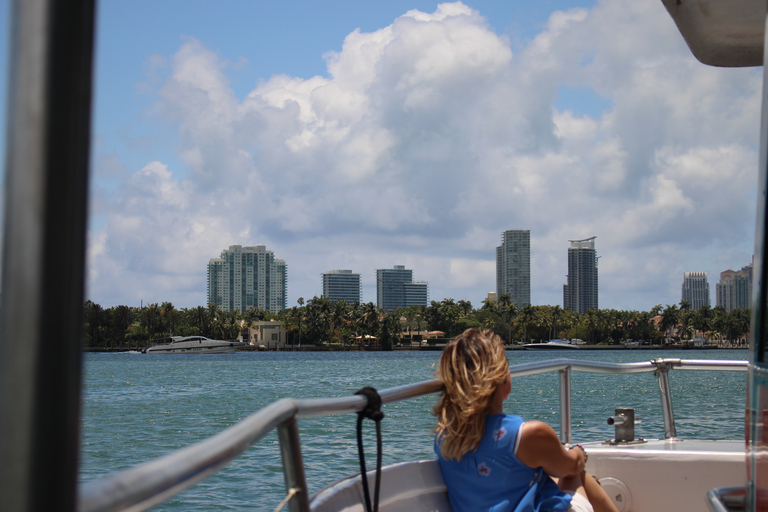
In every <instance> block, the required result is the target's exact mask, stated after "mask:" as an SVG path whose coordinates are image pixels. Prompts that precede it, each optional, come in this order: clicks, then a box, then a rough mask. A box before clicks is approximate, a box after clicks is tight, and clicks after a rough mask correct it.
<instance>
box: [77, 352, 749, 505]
mask: <svg viewBox="0 0 768 512" xmlns="http://www.w3.org/2000/svg"><path fill="white" fill-rule="evenodd" d="M507 354H508V356H509V358H510V363H511V364H513V365H514V364H519V363H525V362H531V361H539V360H543V359H548V358H571V359H581V360H590V361H605V362H614V363H624V362H637V361H648V360H650V359H653V358H655V357H665V358H671V357H679V358H682V359H746V358H747V357H748V354H747V351H746V350H700V351H699V350H685V351H669V350H665V351H659V352H653V353H652V352H650V351H620V350H617V351H581V352H578V353H573V352H557V353H556V354H553V353H543V352H534V351H510V352H507ZM439 356H440V353H439V352H406V351H403V352H242V353H235V354H207V355H182V354H179V355H171V354H168V355H157V356H148V355H144V354H138V353H113V354H100V353H93V354H86V356H85V374H84V396H83V403H84V413H83V423H82V458H81V481H89V480H93V479H96V478H99V477H101V476H105V475H107V474H110V473H113V472H116V471H119V470H122V469H126V468H129V467H131V466H134V465H136V464H139V463H141V462H145V461H147V460H150V459H152V458H155V457H159V456H161V455H164V454H167V453H169V452H171V451H173V450H175V449H178V448H182V447H184V446H188V445H189V444H192V443H194V442H196V441H200V440H202V439H205V438H206V437H209V436H211V435H212V434H215V433H217V432H219V431H221V430H223V429H225V428H227V427H229V426H231V425H233V424H235V423H236V422H237V421H239V420H241V419H243V418H245V417H247V416H248V415H250V414H251V413H253V412H255V411H256V410H258V409H259V408H261V407H263V406H265V405H267V404H269V403H271V402H273V401H275V400H278V399H281V398H313V397H336V396H346V395H350V394H353V393H354V392H355V391H357V390H358V389H360V388H362V387H364V386H373V387H375V388H377V389H386V388H390V387H394V386H400V385H404V384H410V383H414V382H420V381H424V380H429V379H431V378H432V374H433V372H434V369H435V363H436V361H437V359H438V358H439ZM746 376H747V374H746V372H710V371H705V372H699V371H695V372H694V371H681V370H673V371H672V372H671V373H670V382H671V387H672V400H673V405H674V414H675V422H676V426H677V434H678V437H681V438H699V439H743V437H744V404H745V393H746ZM571 382H572V384H571V387H572V389H571V398H572V426H573V427H572V428H573V432H574V441H576V442H578V441H594V440H603V439H607V438H611V437H613V427H610V426H608V425H607V423H606V419H607V418H608V417H609V416H611V415H613V412H614V409H615V408H616V407H634V408H635V415H636V416H639V417H641V418H642V423H640V424H638V425H637V426H636V427H635V434H636V436H637V437H645V438H654V437H656V438H658V437H663V435H664V427H663V423H662V417H661V407H660V400H659V391H658V385H657V383H656V378H655V377H654V376H653V374H652V373H648V374H635V375H602V374H592V373H580V372H573V373H572V381H571ZM435 401H436V396H435V395H432V396H425V397H420V398H418V399H414V400H409V401H406V402H398V403H395V404H389V405H386V406H384V409H383V410H384V414H385V418H384V420H383V422H382V434H383V442H384V457H383V464H385V465H387V464H393V463H396V462H404V461H409V460H418V459H429V458H433V457H434V455H433V452H432V437H433V434H432V433H431V430H432V428H434V418H433V417H432V416H431V414H430V411H431V408H432V406H433V405H434V403H435ZM505 407H506V412H508V413H514V414H519V415H521V416H523V417H525V418H526V419H539V420H543V421H547V422H548V423H550V424H551V425H552V426H553V427H554V428H555V429H556V430H558V429H559V388H558V377H557V372H554V373H549V374H543V375H535V376H528V377H520V378H516V379H514V380H513V381H512V393H511V395H510V397H509V399H508V400H507V402H506V404H505ZM355 422H356V415H355V414H345V415H340V416H330V417H325V418H311V419H304V420H300V422H299V429H300V436H301V440H302V453H303V456H304V461H305V464H306V474H307V482H308V485H309V489H310V493H311V494H314V493H316V492H317V491H319V490H320V489H322V488H323V487H325V486H326V485H328V484H330V483H332V482H334V481H336V480H338V479H340V478H343V477H345V476H348V475H350V474H353V473H357V472H359V465H358V464H359V463H358V456H357V444H356V438H355ZM364 429H365V434H364V439H365V446H366V461H367V462H368V467H369V469H372V466H373V464H374V462H375V453H374V450H375V435H374V427H373V423H372V422H370V421H368V420H366V421H365V422H364ZM283 496H284V483H283V474H282V466H281V462H280V450H279V446H278V442H277V434H276V433H274V432H273V433H271V434H269V435H268V436H267V437H266V438H264V439H262V440H261V441H260V442H259V443H257V444H256V445H254V446H253V447H252V448H251V449H250V450H248V451H247V452H246V453H245V454H244V455H243V456H242V457H240V458H239V459H237V460H235V461H234V462H233V463H231V464H230V465H229V466H227V467H226V468H224V469H223V470H221V471H219V472H218V473H217V474H215V475H213V476H212V477H210V478H208V479H207V480H205V481H203V482H201V483H198V484H197V485H196V486H194V487H192V488H190V489H188V490H186V491H185V492H183V493H181V494H179V495H178V496H176V497H174V498H173V499H171V500H170V501H168V502H166V503H164V504H161V505H159V506H157V507H156V508H155V510H185V511H187V510H191V511H203V510H205V511H211V510H270V511H271V510H273V509H274V508H275V506H277V504H278V503H279V502H280V501H281V500H282V498H283Z"/></svg>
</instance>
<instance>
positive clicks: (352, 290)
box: [323, 269, 362, 304]
mask: <svg viewBox="0 0 768 512" xmlns="http://www.w3.org/2000/svg"><path fill="white" fill-rule="evenodd" d="M323 297H325V298H326V299H329V300H331V301H333V302H339V301H342V300H345V301H347V304H353V303H355V302H361V297H362V292H361V288H360V274H355V273H353V272H352V271H351V270H337V269H333V270H331V271H328V272H323Z"/></svg>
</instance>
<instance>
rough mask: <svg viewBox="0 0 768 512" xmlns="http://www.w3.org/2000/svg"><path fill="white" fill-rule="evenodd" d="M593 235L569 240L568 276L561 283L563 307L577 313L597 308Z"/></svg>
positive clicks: (595, 259)
mask: <svg viewBox="0 0 768 512" xmlns="http://www.w3.org/2000/svg"><path fill="white" fill-rule="evenodd" d="M595 238H597V237H595V236H593V237H591V238H585V239H584V240H569V242H570V243H571V246H570V247H569V248H568V276H567V277H566V279H567V281H566V284H564V285H563V308H564V309H570V310H571V311H575V312H577V313H586V312H587V310H590V309H594V310H597V307H598V301H597V290H598V288H597V252H596V251H595Z"/></svg>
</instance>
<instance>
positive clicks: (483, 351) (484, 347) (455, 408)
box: [434, 329, 509, 460]
mask: <svg viewBox="0 0 768 512" xmlns="http://www.w3.org/2000/svg"><path fill="white" fill-rule="evenodd" d="M435 375H436V376H437V377H438V378H440V379H442V381H443V383H444V384H445V391H444V392H443V393H442V395H441V396H440V400H439V401H438V402H437V405H436V406H435V408H434V414H435V416H437V428H436V429H435V432H437V435H438V439H439V442H440V451H441V453H442V455H443V458H445V459H447V460H450V459H456V460H461V458H462V457H463V456H464V455H465V454H466V453H468V452H470V451H474V450H476V449H477V447H478V446H479V445H480V440H481V439H482V438H483V432H484V431H485V417H486V416H487V415H488V410H489V408H490V406H491V401H492V400H493V394H494V392H495V391H496V388H497V387H498V386H499V384H501V383H503V382H504V380H505V379H506V378H507V376H508V375H509V362H508V361H507V355H506V352H505V351H504V345H503V343H502V341H501V338H499V337H498V336H497V335H496V334H495V333H494V332H493V331H491V330H490V329H483V330H480V329H467V330H466V331H464V332H463V333H462V334H460V335H459V336H457V337H456V338H455V339H454V340H453V341H451V343H449V344H448V346H447V347H446V348H445V350H444V351H443V355H442V356H441V357H440V362H439V363H438V367H437V371H436V372H435Z"/></svg>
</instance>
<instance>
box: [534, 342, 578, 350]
mask: <svg viewBox="0 0 768 512" xmlns="http://www.w3.org/2000/svg"><path fill="white" fill-rule="evenodd" d="M523 348H524V349H525V350H574V349H578V348H579V347H578V345H573V344H571V342H570V341H568V340H549V341H547V342H545V343H526V344H525V345H523Z"/></svg>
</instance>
